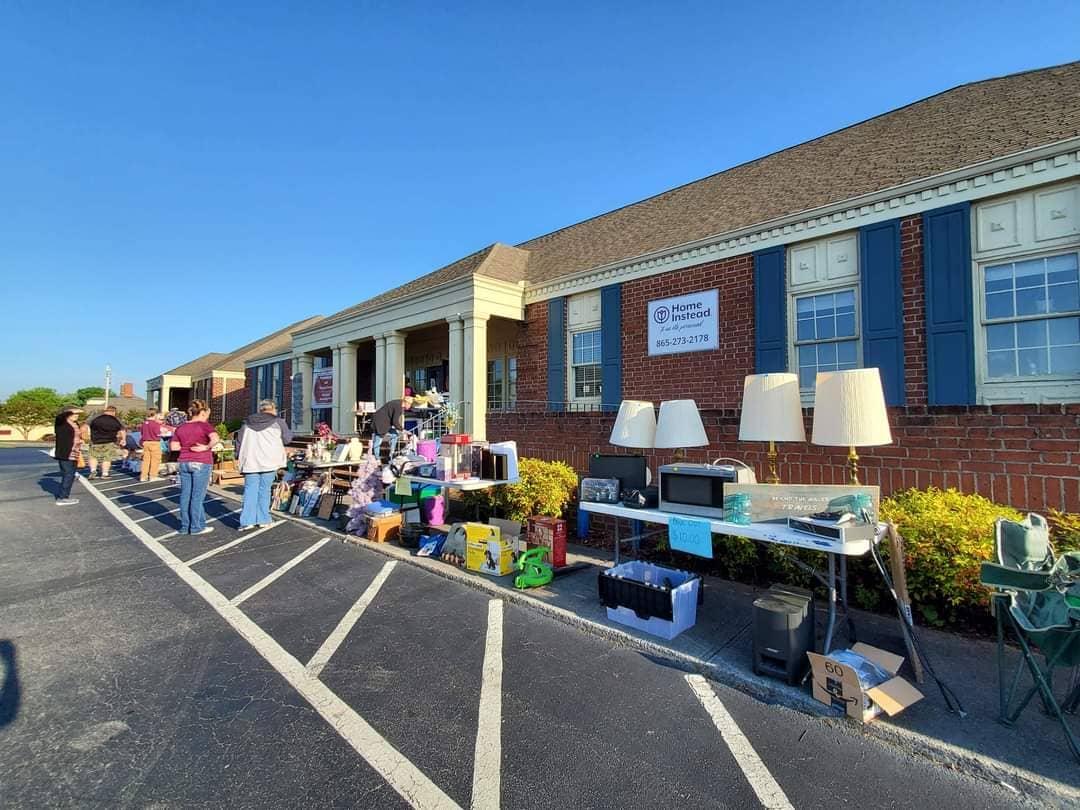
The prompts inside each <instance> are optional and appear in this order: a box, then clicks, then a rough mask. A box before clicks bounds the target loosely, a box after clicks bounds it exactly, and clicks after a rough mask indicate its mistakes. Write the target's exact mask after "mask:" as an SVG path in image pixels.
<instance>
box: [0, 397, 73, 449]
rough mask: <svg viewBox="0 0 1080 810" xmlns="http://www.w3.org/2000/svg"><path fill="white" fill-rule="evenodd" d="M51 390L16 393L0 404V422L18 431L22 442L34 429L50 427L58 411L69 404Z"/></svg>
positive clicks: (66, 399)
mask: <svg viewBox="0 0 1080 810" xmlns="http://www.w3.org/2000/svg"><path fill="white" fill-rule="evenodd" d="M69 401H70V400H69V399H68V398H67V397H62V396H60V394H58V393H56V391H54V390H53V389H52V388H27V389H25V390H23V391H16V392H15V393H14V394H12V395H11V396H10V397H8V398H7V401H6V402H4V403H3V404H0V422H3V423H4V424H6V425H11V426H12V427H14V428H16V429H18V430H19V432H20V433H22V437H23V439H24V440H26V439H28V438H30V431H31V430H32V429H33V428H36V427H42V426H51V425H52V423H53V420H54V419H55V418H56V415H57V414H58V413H59V412H60V409H61V408H63V407H64V405H67V404H68V403H69Z"/></svg>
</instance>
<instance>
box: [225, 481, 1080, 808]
mask: <svg viewBox="0 0 1080 810" xmlns="http://www.w3.org/2000/svg"><path fill="white" fill-rule="evenodd" d="M210 489H211V490H212V491H214V492H215V493H216V494H218V495H220V496H222V497H225V498H230V499H232V500H234V501H239V500H240V496H238V495H236V494H234V493H232V492H227V491H225V490H222V489H220V488H218V487H216V486H212V487H211V488H210ZM275 515H276V516H277V517H279V518H283V519H285V520H290V521H292V522H294V523H298V524H300V525H302V526H307V527H308V528H312V529H317V530H318V531H320V532H325V533H327V534H330V535H332V536H334V537H337V538H339V539H340V540H341V541H342V542H344V543H348V544H350V545H354V546H357V547H358V548H365V549H368V550H370V551H374V552H376V553H378V554H381V555H383V556H384V557H390V558H391V559H394V560H400V561H404V562H408V563H409V564H411V565H413V566H415V567H417V568H420V569H422V570H424V571H428V572H430V573H433V574H435V575H436V576H439V577H442V578H443V579H446V580H449V581H451V582H457V583H459V584H462V585H465V586H466V587H469V588H471V589H473V590H476V591H481V592H483V593H486V594H488V595H490V596H493V597H495V598H498V599H502V600H503V601H505V602H511V603H513V604H515V605H520V606H522V607H525V608H527V609H530V610H534V611H537V612H539V613H543V614H544V615H546V616H548V617H550V618H552V619H555V620H556V621H559V622H562V623H563V624H566V625H569V626H571V627H575V628H577V629H579V630H581V631H583V632H586V633H589V634H590V635H593V636H596V637H599V638H603V639H605V640H607V641H610V642H612V643H615V644H618V645H620V646H623V647H627V648H630V649H633V650H637V651H638V652H641V653H643V654H645V655H648V656H652V657H655V658H660V659H663V660H665V661H669V662H672V663H674V664H676V665H678V666H680V667H681V668H683V669H685V670H687V671H693V672H696V673H699V674H701V675H704V676H705V677H706V678H708V679H710V680H712V681H715V682H717V683H719V684H722V685H724V686H727V687H729V688H731V689H736V690H738V691H740V692H742V693H743V694H745V695H748V696H749V697H752V698H754V699H755V700H759V701H761V702H763V703H769V704H772V705H780V706H783V707H785V708H787V709H791V710H793V711H797V712H800V713H801V714H805V715H809V716H812V717H815V718H818V719H820V720H824V721H826V722H827V723H830V724H832V725H836V726H840V725H843V727H844V728H845V729H847V730H848V731H852V732H855V733H861V734H864V735H866V736H867V737H870V738H873V739H875V740H877V741H879V742H882V743H884V744H886V745H889V746H891V747H893V748H899V749H901V750H902V751H903V752H904V753H906V754H909V755H911V756H917V757H920V758H922V759H925V760H928V761H931V762H933V763H935V764H937V765H939V766H942V767H945V768H948V769H949V770H953V771H959V772H962V773H965V774H967V775H968V776H971V777H973V778H976V779H981V780H983V781H988V782H992V783H993V784H995V785H998V786H1004V787H1006V788H1008V789H1011V790H1014V791H1016V793H1017V797H1018V798H1019V797H1025V798H1027V799H1030V800H1033V801H1037V802H1040V803H1042V804H1044V805H1047V806H1050V807H1066V806H1070V807H1071V806H1075V804H1073V803H1072V802H1077V803H1080V788H1077V787H1074V786H1072V785H1067V784H1063V783H1061V782H1058V781H1056V780H1053V779H1048V778H1046V777H1042V776H1040V775H1038V774H1035V773H1032V772H1031V771H1028V770H1025V769H1021V768H1016V767H1013V766H1011V765H1009V764H1008V763H1006V762H1003V761H1001V760H998V759H994V758H992V757H988V756H984V755H982V754H979V753H977V752H973V751H969V750H966V749H963V748H959V747H957V746H954V745H951V744H950V743H946V742H943V741H941V740H937V739H935V738H933V737H927V736H926V735H924V734H920V733H919V732H917V731H912V730H910V729H906V728H903V727H901V726H890V725H884V724H881V723H873V722H871V723H859V724H856V723H851V722H848V721H847V720H846V719H844V718H843V717H841V716H839V715H837V714H835V713H833V712H831V711H829V710H827V709H825V708H823V706H822V704H821V703H819V702H818V701H816V700H814V699H813V698H812V697H811V696H810V695H808V694H805V693H804V692H802V691H801V690H800V691H799V692H797V693H794V694H792V692H791V691H790V690H788V689H781V688H778V686H777V685H776V682H774V681H772V680H767V679H765V678H758V677H757V676H755V675H753V674H752V673H748V672H746V671H744V670H743V669H742V668H740V667H736V666H733V665H730V664H726V663H723V662H711V661H708V660H706V659H703V658H699V657H698V656H694V655H689V654H687V653H682V652H679V651H678V650H673V649H671V648H670V647H665V646H664V645H662V644H658V643H656V642H653V641H649V640H648V639H643V638H639V637H637V636H634V635H631V634H630V633H627V632H625V631H623V630H619V629H616V628H614V627H608V626H607V625H604V624H600V623H599V622H595V621H593V620H591V619H586V618H584V617H582V616H578V615H577V614H576V613H573V612H572V611H569V610H566V609H565V608H561V607H558V606H557V605H552V604H549V603H547V602H545V601H543V600H542V599H537V598H536V597H533V596H529V595H527V594H526V593H524V592H522V591H518V590H516V589H506V588H502V587H499V586H498V585H495V584H493V583H491V582H489V581H487V580H485V579H482V578H480V577H476V576H473V575H471V574H466V573H463V572H462V571H460V570H458V569H457V568H455V567H452V566H450V565H447V564H446V563H443V562H442V561H441V560H430V559H429V558H423V557H416V556H414V555H412V554H411V553H410V552H409V550H408V549H403V548H400V547H398V546H394V545H390V544H389V543H373V542H371V541H369V540H365V539H363V538H360V537H357V536H356V535H351V534H346V533H344V532H340V531H337V530H336V529H331V528H328V527H322V526H315V525H313V524H312V523H310V522H309V519H307V518H300V517H296V516H295V515H287V514H282V513H275ZM1065 802H1070V803H1069V804H1066V803H1065Z"/></svg>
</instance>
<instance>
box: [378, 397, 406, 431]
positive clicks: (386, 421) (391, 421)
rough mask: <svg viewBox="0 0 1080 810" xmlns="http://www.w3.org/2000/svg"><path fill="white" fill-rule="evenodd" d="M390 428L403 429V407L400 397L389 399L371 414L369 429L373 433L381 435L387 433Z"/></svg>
mask: <svg viewBox="0 0 1080 810" xmlns="http://www.w3.org/2000/svg"><path fill="white" fill-rule="evenodd" d="M390 428H397V429H398V430H404V429H405V409H404V407H403V406H402V404H401V400H400V399H392V400H390V401H389V402H387V403H386V404H385V405H383V406H382V407H381V408H379V410H377V411H375V413H374V414H372V416H371V430H372V432H373V433H376V434H378V435H380V436H381V435H382V434H384V433H389V432H390Z"/></svg>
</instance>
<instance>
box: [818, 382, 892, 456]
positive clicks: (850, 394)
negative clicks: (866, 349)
mask: <svg viewBox="0 0 1080 810" xmlns="http://www.w3.org/2000/svg"><path fill="white" fill-rule="evenodd" d="M811 441H813V443H814V444H823V445H829V446H833V447H870V446H873V445H879V444H892V433H891V432H890V431H889V419H888V416H887V414H886V412H885V392H884V390H883V389H882V387H881V375H880V374H879V373H878V370H877V369H876V368H856V369H851V370H850V371H821V372H818V375H817V390H816V392H815V394H814V430H813V438H812V439H811Z"/></svg>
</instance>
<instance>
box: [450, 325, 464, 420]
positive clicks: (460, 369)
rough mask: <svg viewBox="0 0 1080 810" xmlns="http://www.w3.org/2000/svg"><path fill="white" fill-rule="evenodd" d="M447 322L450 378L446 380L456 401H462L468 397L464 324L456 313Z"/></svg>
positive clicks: (452, 397)
mask: <svg viewBox="0 0 1080 810" xmlns="http://www.w3.org/2000/svg"><path fill="white" fill-rule="evenodd" d="M446 321H447V323H448V324H450V357H449V358H448V359H449V360H450V370H449V373H450V379H448V380H447V381H446V385H447V386H448V387H449V388H450V394H451V399H452V400H453V401H454V402H461V401H462V400H464V399H466V396H465V374H464V364H465V354H464V352H465V343H464V340H465V338H464V336H463V333H462V329H463V328H464V324H463V323H462V322H461V318H459V317H458V316H457V315H455V316H454V317H453V318H447V319H446Z"/></svg>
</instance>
